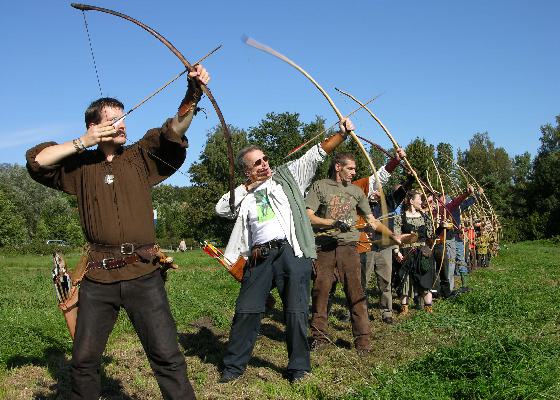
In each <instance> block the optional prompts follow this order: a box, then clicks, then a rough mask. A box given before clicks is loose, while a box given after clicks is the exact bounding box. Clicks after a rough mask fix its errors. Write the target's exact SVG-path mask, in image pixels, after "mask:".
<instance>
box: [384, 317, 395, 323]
mask: <svg viewBox="0 0 560 400" xmlns="http://www.w3.org/2000/svg"><path fill="white" fill-rule="evenodd" d="M381 320H382V321H383V322H384V323H386V324H387V325H393V317H383V318H382V319H381Z"/></svg>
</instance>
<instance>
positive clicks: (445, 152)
mask: <svg viewBox="0 0 560 400" xmlns="http://www.w3.org/2000/svg"><path fill="white" fill-rule="evenodd" d="M436 150H437V158H436V160H435V161H436V165H437V168H438V170H439V172H440V176H441V180H442V181H443V187H444V189H445V193H449V194H451V193H453V192H455V191H456V185H454V184H453V182H451V180H452V175H453V146H451V145H450V144H449V143H439V144H438V145H437V146H436Z"/></svg>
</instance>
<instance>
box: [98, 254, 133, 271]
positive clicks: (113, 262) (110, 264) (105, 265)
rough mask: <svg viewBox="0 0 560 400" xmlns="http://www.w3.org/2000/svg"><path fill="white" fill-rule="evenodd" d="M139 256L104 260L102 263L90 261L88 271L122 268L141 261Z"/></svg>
mask: <svg viewBox="0 0 560 400" xmlns="http://www.w3.org/2000/svg"><path fill="white" fill-rule="evenodd" d="M140 260H141V258H140V256H139V255H138V254H131V255H129V256H126V257H123V258H104V259H103V260H101V261H90V262H89V263H88V265H87V267H88V269H115V268H122V267H124V266H125V265H128V264H134V263H135V262H138V261H140Z"/></svg>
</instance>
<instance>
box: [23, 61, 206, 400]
mask: <svg viewBox="0 0 560 400" xmlns="http://www.w3.org/2000/svg"><path fill="white" fill-rule="evenodd" d="M209 79H210V77H209V75H208V72H207V71H206V70H205V69H204V68H203V67H202V66H200V65H197V66H196V68H195V70H194V71H193V72H190V73H189V88H188V90H187V94H186V95H185V98H184V99H183V101H182V102H181V106H180V109H181V110H183V112H185V111H186V113H178V114H177V115H176V116H175V117H174V118H169V119H167V120H166V121H165V122H164V124H163V125H162V126H161V127H160V128H154V129H150V130H149V131H148V132H146V134H145V135H144V137H143V138H142V139H140V140H139V141H138V142H137V143H134V144H133V145H131V146H127V147H124V144H125V143H126V125H125V123H124V118H122V117H123V116H124V106H123V104H122V103H121V102H120V101H118V100H116V99H112V98H101V99H99V100H96V101H94V102H93V103H92V104H91V105H90V106H89V107H88V109H87V110H86V112H85V122H86V127H87V131H86V133H85V134H83V135H82V136H81V137H79V138H77V139H74V140H71V141H68V142H65V143H61V144H57V143H55V142H48V143H42V144H39V145H38V146H36V147H34V148H32V149H30V150H28V151H27V154H26V158H27V169H28V171H29V173H30V175H31V177H32V178H33V179H35V180H36V181H37V182H39V183H42V184H44V185H45V186H48V187H51V188H54V189H57V190H61V191H63V192H65V193H68V194H71V195H75V196H76V198H77V203H78V211H79V215H80V222H81V225H82V229H83V231H84V234H85V236H86V239H87V240H88V242H89V247H90V252H89V255H88V256H89V259H88V269H87V273H86V276H85V279H84V280H83V282H82V284H81V287H80V292H79V300H78V301H79V312H78V321H77V325H76V334H75V338H74V346H73V350H72V395H71V399H98V398H99V393H100V379H99V367H100V364H101V355H102V353H103V350H104V349H105V345H106V343H107V339H108V337H109V334H110V333H111V330H112V329H113V326H114V324H115V321H116V319H117V315H118V312H119V309H120V308H121V307H124V309H125V310H126V312H127V314H128V316H129V318H130V320H131V322H132V324H133V326H134V329H135V330H136V332H137V334H138V336H139V338H140V341H141V342H142V345H143V347H144V349H145V351H146V354H147V356H148V359H149V361H150V365H151V367H152V369H153V371H154V374H155V376H156V379H157V381H158V384H159V387H160V390H161V392H162V395H163V397H164V398H165V399H194V398H195V395H194V391H193V389H192V386H191V384H190V382H189V380H188V378H187V377H186V364H185V358H184V357H183V355H182V354H181V352H180V350H179V347H178V344H177V328H176V326H175V322H174V321H173V317H172V315H171V311H170V308H169V303H168V300H167V294H166V292H165V288H164V284H163V279H162V276H161V274H160V272H159V270H158V265H156V263H155V262H153V260H152V259H153V256H154V251H153V249H154V242H155V233H154V227H153V212H152V201H151V187H152V186H154V185H156V184H158V183H160V182H161V181H163V180H164V179H165V178H167V177H169V176H170V175H172V174H173V173H174V172H175V170H176V169H178V168H179V167H180V166H181V165H182V163H183V162H184V160H185V156H186V148H187V146H188V142H187V139H186V138H185V136H184V133H185V132H186V130H187V129H188V127H189V125H190V123H191V121H192V118H193V116H194V114H195V111H196V104H197V102H198V100H200V97H201V92H202V91H201V84H207V83H208V81H209ZM180 114H182V115H180ZM95 145H97V148H96V149H95V150H86V149H87V148H89V147H93V146H95Z"/></svg>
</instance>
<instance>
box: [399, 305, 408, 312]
mask: <svg viewBox="0 0 560 400" xmlns="http://www.w3.org/2000/svg"><path fill="white" fill-rule="evenodd" d="M399 314H400V315H407V314H408V304H402V305H401V312H400V313H399Z"/></svg>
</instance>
